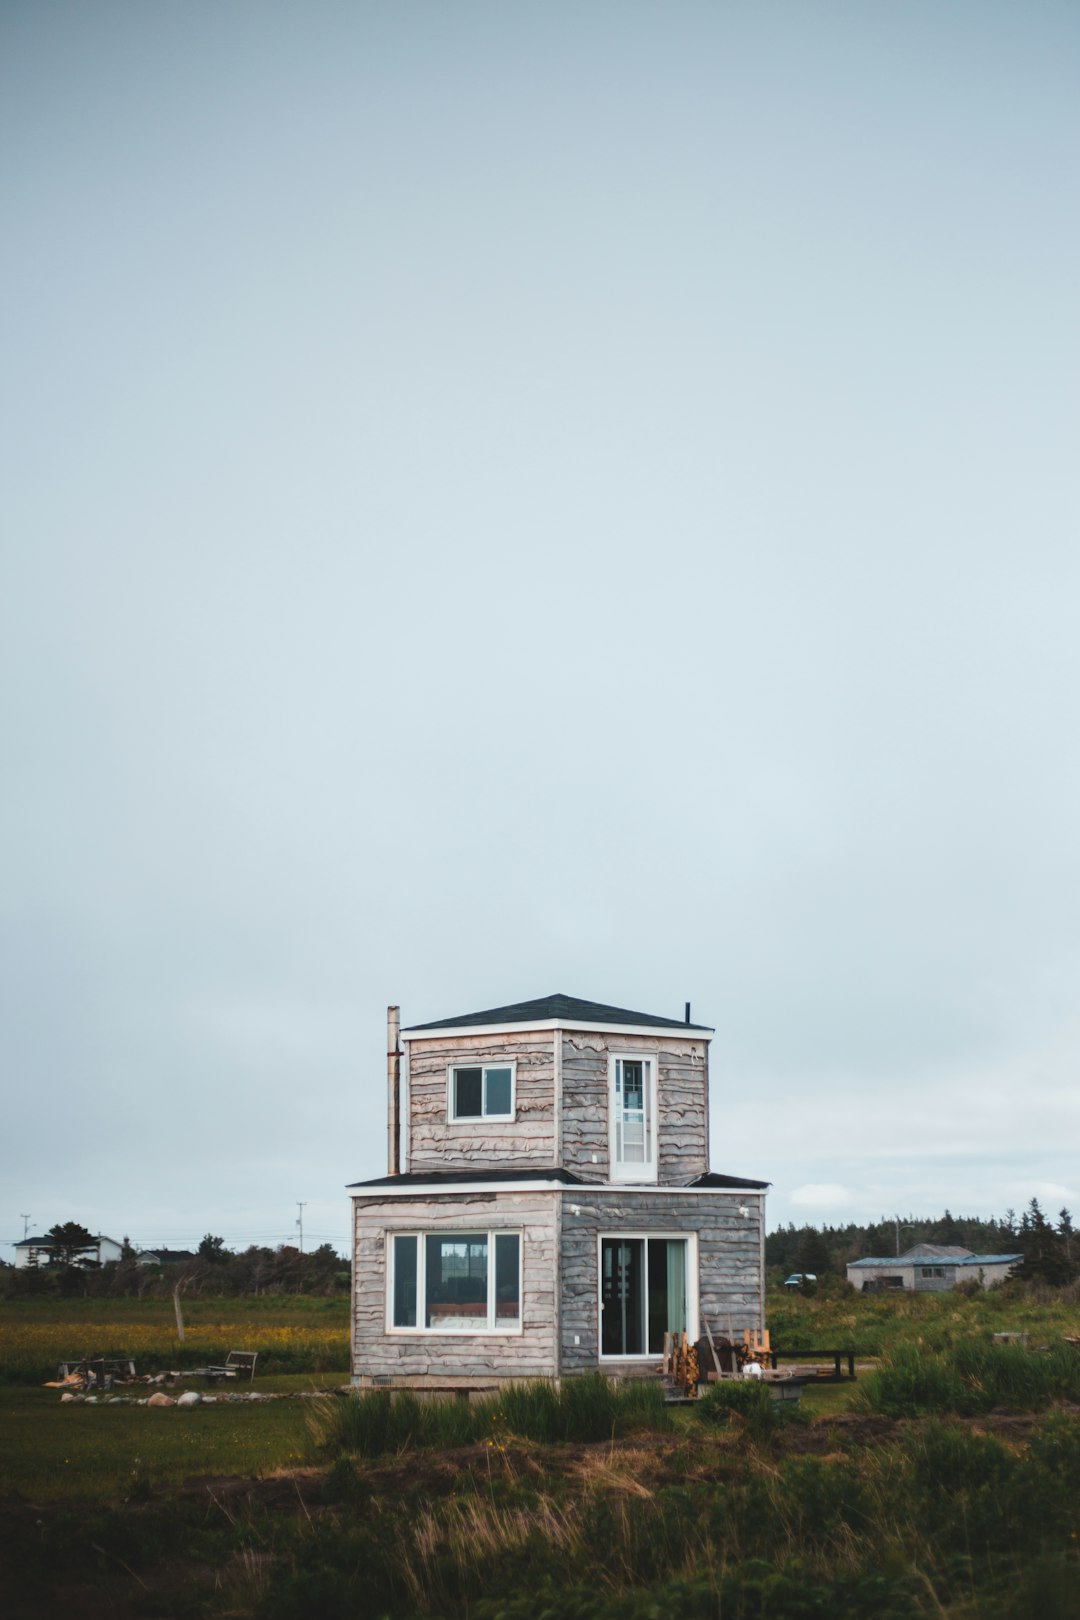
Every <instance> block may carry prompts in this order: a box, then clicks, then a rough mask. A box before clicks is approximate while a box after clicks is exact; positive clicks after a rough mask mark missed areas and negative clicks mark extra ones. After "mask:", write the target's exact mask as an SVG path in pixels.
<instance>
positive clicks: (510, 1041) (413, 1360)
mask: <svg viewBox="0 0 1080 1620" xmlns="http://www.w3.org/2000/svg"><path fill="white" fill-rule="evenodd" d="M689 1014H690V1009H689V1007H687V1010H686V1018H685V1019H684V1020H682V1021H680V1020H678V1019H673V1018H662V1017H657V1016H655V1015H652V1014H647V1013H638V1012H631V1011H629V1010H627V1009H626V1008H622V1007H611V1006H606V1005H603V1004H599V1003H596V1002H591V1001H582V1000H579V999H577V998H575V997H572V996H565V995H555V996H544V997H541V998H539V999H537V1000H534V1001H525V1002H519V1003H515V1004H513V1005H511V1006H506V1007H495V1008H490V1009H487V1010H486V1011H483V1012H477V1013H470V1014H466V1015H464V1016H460V1017H455V1018H444V1019H441V1020H439V1021H438V1022H435V1023H429V1024H418V1025H415V1026H413V1027H412V1028H409V1029H404V1030H400V1032H399V1029H398V1022H397V1008H391V1009H390V1022H389V1029H388V1037H389V1038H388V1047H389V1078H390V1106H389V1161H390V1174H389V1175H387V1176H385V1177H379V1178H378V1179H376V1180H373V1181H365V1182H357V1183H355V1184H354V1185H353V1186H352V1187H350V1189H349V1191H350V1193H351V1196H352V1202H353V1239H354V1241H353V1325H352V1336H353V1345H352V1371H353V1382H354V1383H355V1384H357V1385H359V1386H362V1387H365V1386H370V1385H375V1384H401V1385H407V1386H412V1387H415V1388H438V1387H440V1386H441V1387H446V1386H448V1385H452V1386H453V1387H455V1388H459V1389H460V1388H465V1389H468V1388H470V1387H474V1388H484V1387H487V1388H490V1387H492V1386H497V1385H498V1384H499V1383H500V1382H502V1381H504V1380H507V1379H513V1378H537V1377H544V1378H558V1377H561V1376H563V1375H564V1374H569V1373H578V1372H585V1371H587V1370H588V1369H590V1368H592V1369H595V1368H597V1367H600V1368H603V1369H605V1370H607V1371H609V1372H612V1373H618V1374H624V1375H638V1374H641V1373H648V1372H651V1371H653V1370H654V1369H655V1368H656V1367H657V1366H658V1364H659V1361H660V1357H661V1354H662V1351H663V1343H664V1335H665V1333H666V1332H668V1331H675V1332H686V1333H688V1334H689V1336H690V1337H691V1338H692V1339H696V1338H697V1337H698V1336H699V1334H700V1333H701V1332H702V1331H703V1327H702V1323H703V1319H707V1320H708V1323H709V1326H710V1327H711V1329H712V1330H713V1332H714V1333H716V1332H723V1333H725V1334H728V1333H735V1334H741V1333H742V1332H743V1330H744V1329H747V1328H753V1329H760V1328H763V1327H764V1275H765V1266H764V1234H765V1222H764V1202H765V1191H766V1188H767V1187H768V1183H767V1182H765V1181H753V1180H746V1179H744V1178H741V1177H738V1176H730V1175H719V1174H717V1173H715V1172H713V1171H711V1170H710V1169H709V1157H708V1134H709V1063H708V1057H709V1042H710V1040H711V1038H712V1030H711V1029H709V1028H707V1027H705V1026H703V1025H700V1024H692V1023H691V1022H690V1016H689ZM399 1033H400V1043H399ZM399 1046H400V1048H401V1049H403V1052H402V1056H401V1058H400V1060H399V1057H398V1053H399ZM399 1068H400V1074H399ZM399 1098H400V1099H401V1106H400V1112H399ZM399 1119H400V1124H399Z"/></svg>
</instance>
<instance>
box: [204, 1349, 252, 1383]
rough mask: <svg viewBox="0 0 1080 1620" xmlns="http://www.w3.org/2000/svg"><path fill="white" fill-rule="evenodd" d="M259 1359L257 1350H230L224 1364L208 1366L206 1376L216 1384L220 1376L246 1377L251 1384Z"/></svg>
mask: <svg viewBox="0 0 1080 1620" xmlns="http://www.w3.org/2000/svg"><path fill="white" fill-rule="evenodd" d="M258 1359H259V1352H258V1351H257V1350H230V1351H229V1353H228V1355H227V1356H226V1357H225V1361H224V1364H223V1365H222V1366H220V1367H207V1369H206V1376H207V1378H209V1380H210V1382H211V1383H212V1384H216V1383H217V1381H218V1379H219V1378H246V1379H247V1381H248V1383H249V1384H253V1383H254V1382H255V1363H256V1361H257V1360H258Z"/></svg>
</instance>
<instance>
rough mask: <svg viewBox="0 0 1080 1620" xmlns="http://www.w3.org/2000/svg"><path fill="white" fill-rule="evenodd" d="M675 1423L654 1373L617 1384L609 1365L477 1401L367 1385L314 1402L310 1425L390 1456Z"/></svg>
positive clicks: (367, 1453) (357, 1449)
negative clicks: (609, 1376) (651, 1377)
mask: <svg viewBox="0 0 1080 1620" xmlns="http://www.w3.org/2000/svg"><path fill="white" fill-rule="evenodd" d="M670 1427H671V1417H670V1414H669V1413H668V1411H667V1408H666V1407H665V1405H664V1392H663V1389H662V1387H661V1386H660V1385H659V1384H657V1383H654V1382H652V1381H650V1380H644V1379H642V1380H633V1381H629V1382H627V1383H625V1384H621V1385H615V1384H612V1383H611V1381H610V1380H609V1379H607V1378H605V1377H604V1376H603V1374H601V1373H590V1374H586V1375H585V1376H583V1377H581V1378H568V1379H565V1380H564V1381H563V1383H562V1384H561V1385H558V1386H557V1385H555V1384H552V1383H549V1382H547V1381H545V1380H542V1379H537V1380H534V1381H532V1382H529V1383H522V1384H512V1385H509V1386H508V1387H507V1388H506V1389H504V1390H503V1391H502V1392H501V1393H500V1394H498V1395H491V1396H487V1397H486V1398H485V1399H483V1400H480V1401H475V1402H468V1401H462V1400H451V1401H448V1400H439V1399H429V1400H421V1399H418V1398H417V1397H416V1396H415V1395H414V1394H413V1393H412V1392H411V1391H409V1390H401V1391H390V1390H365V1391H363V1392H362V1393H360V1394H357V1395H349V1396H346V1397H345V1398H344V1399H342V1398H340V1397H338V1398H335V1399H331V1400H327V1401H318V1402H312V1403H311V1410H310V1428H311V1433H312V1438H313V1440H314V1442H315V1445H316V1447H317V1449H318V1450H319V1451H320V1452H322V1453H324V1454H327V1455H332V1456H341V1455H345V1454H350V1455H355V1456H358V1457H383V1456H387V1455H394V1454H396V1453H398V1452H402V1451H409V1450H413V1449H418V1450H419V1449H423V1450H430V1449H435V1448H445V1447H452V1446H467V1445H475V1444H477V1443H478V1442H481V1441H492V1442H495V1441H497V1440H498V1439H499V1438H501V1437H503V1436H510V1435H513V1436H516V1437H519V1438H521V1439H523V1440H532V1441H536V1442H538V1443H540V1444H557V1443H559V1442H565V1441H579V1442H588V1441H594V1440H610V1439H611V1438H613V1437H614V1436H617V1435H619V1436H621V1435H626V1434H633V1433H636V1432H639V1431H641V1430H647V1431H652V1432H662V1431H663V1430H666V1429H669V1428H670Z"/></svg>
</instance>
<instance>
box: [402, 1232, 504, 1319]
mask: <svg viewBox="0 0 1080 1620" xmlns="http://www.w3.org/2000/svg"><path fill="white" fill-rule="evenodd" d="M389 1251H390V1252H389V1261H390V1278H389V1288H388V1290H387V1293H388V1300H389V1306H390V1309H389V1313H388V1314H389V1317H390V1321H389V1326H390V1327H391V1328H398V1329H411V1330H412V1331H414V1332H419V1333H518V1332H520V1331H521V1234H520V1233H519V1232H395V1233H394V1234H393V1236H392V1238H391V1240H390V1244H389Z"/></svg>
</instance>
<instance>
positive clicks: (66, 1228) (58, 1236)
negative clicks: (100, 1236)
mask: <svg viewBox="0 0 1080 1620" xmlns="http://www.w3.org/2000/svg"><path fill="white" fill-rule="evenodd" d="M45 1235H46V1237H47V1238H48V1240H49V1248H50V1249H51V1250H52V1257H53V1261H54V1263H55V1264H56V1265H58V1266H75V1265H86V1264H88V1263H90V1264H93V1262H92V1261H91V1262H87V1261H86V1260H85V1259H84V1258H82V1256H83V1255H84V1252H85V1250H87V1249H90V1248H93V1245H94V1234H93V1233H92V1232H88V1231H87V1230H86V1227H85V1226H80V1224H79V1222H78V1221H61V1222H59V1223H58V1224H57V1225H56V1226H50V1227H49V1230H48V1232H47V1233H46V1234H45Z"/></svg>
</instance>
